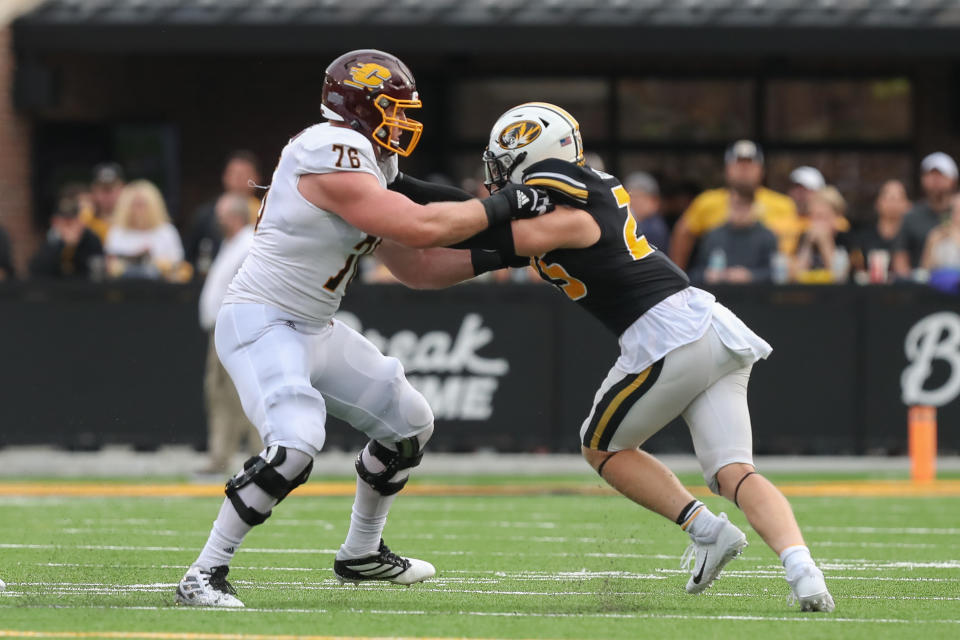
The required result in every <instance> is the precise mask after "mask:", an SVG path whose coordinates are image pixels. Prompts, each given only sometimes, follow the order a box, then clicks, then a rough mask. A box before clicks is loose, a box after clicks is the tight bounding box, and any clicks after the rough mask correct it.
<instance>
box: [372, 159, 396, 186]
mask: <svg viewBox="0 0 960 640" xmlns="http://www.w3.org/2000/svg"><path fill="white" fill-rule="evenodd" d="M386 156H387V157H386V158H383V159H381V160H380V161H379V162H378V163H377V166H379V167H380V172H381V173H382V174H383V177H384V178H386V179H387V184H393V181H394V180H396V179H397V174H399V173H400V168H399V167H398V166H397V154H395V153H387V154H386Z"/></svg>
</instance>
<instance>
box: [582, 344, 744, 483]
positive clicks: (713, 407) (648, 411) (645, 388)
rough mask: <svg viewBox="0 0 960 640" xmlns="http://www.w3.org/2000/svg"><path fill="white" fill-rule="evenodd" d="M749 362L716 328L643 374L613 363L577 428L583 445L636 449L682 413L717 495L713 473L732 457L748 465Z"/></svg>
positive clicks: (675, 350) (706, 476)
mask: <svg viewBox="0 0 960 640" xmlns="http://www.w3.org/2000/svg"><path fill="white" fill-rule="evenodd" d="M752 367H753V364H752V363H749V364H746V365H745V364H744V361H743V359H742V358H740V357H738V356H737V354H736V353H734V352H733V351H731V350H730V349H728V348H727V347H726V346H725V345H724V344H723V341H721V339H720V336H719V335H718V334H717V331H716V330H715V329H714V328H713V327H710V328H709V329H707V332H706V333H705V334H704V335H703V337H701V338H700V339H698V340H695V341H694V342H691V343H690V344H687V345H684V346H682V347H679V348H677V349H674V350H673V351H671V352H670V353H668V354H667V355H666V356H665V357H664V358H663V359H662V360H659V361H658V362H656V363H655V364H653V365H652V366H650V367H648V368H647V369H645V370H644V371H641V372H640V373H627V372H624V371H622V370H620V369H618V368H617V367H613V368H612V369H611V370H610V372H609V373H608V374H607V377H606V379H605V380H604V381H603V384H601V385H600V389H599V390H598V391H597V394H596V396H595V397H594V401H593V409H592V410H591V411H590V415H589V416H588V417H587V419H586V420H585V421H584V423H583V426H582V427H581V428H580V440H581V443H582V444H583V446H585V447H587V448H590V449H599V450H601V451H620V450H622V449H635V448H637V447H639V446H640V445H642V444H643V443H644V442H646V440H647V439H648V438H650V437H651V436H652V435H653V434H655V433H656V432H657V431H659V430H660V429H662V428H663V427H664V426H666V424H667V423H669V422H670V421H671V420H673V419H674V418H676V417H677V416H681V415H682V416H683V418H684V420H686V422H687V426H688V427H689V428H690V435H691V437H692V438H693V448H694V451H695V452H696V455H697V460H698V461H699V462H700V467H701V469H702V471H703V478H704V480H705V481H706V482H707V485H708V486H709V487H710V490H711V491H713V492H714V493H717V492H718V487H717V481H716V476H717V471H719V470H720V469H721V468H723V467H724V466H726V465H728V464H730V463H733V462H743V463H746V464H751V465H752V464H753V434H752V431H751V425H750V411H749V409H748V407H747V383H748V382H749V380H750V369H751V368H752Z"/></svg>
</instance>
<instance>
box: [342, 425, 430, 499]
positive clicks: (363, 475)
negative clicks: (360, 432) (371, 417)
mask: <svg viewBox="0 0 960 640" xmlns="http://www.w3.org/2000/svg"><path fill="white" fill-rule="evenodd" d="M396 446H397V450H396V451H394V450H393V449H388V448H387V447H385V446H383V445H382V444H380V443H379V442H377V441H376V440H371V441H370V444H368V445H367V449H369V451H370V454H371V455H372V456H373V457H375V458H376V459H377V460H379V461H380V462H382V463H383V466H384V467H386V469H384V470H383V471H381V472H379V473H373V472H372V471H370V470H369V469H367V467H366V465H364V464H363V451H362V450H361V451H360V455H358V456H357V463H356V468H357V475H358V476H360V479H361V480H363V481H364V482H366V483H367V484H368V485H370V486H371V487H373V490H374V491H376V492H377V493H379V494H380V495H383V496H392V495H393V494H395V493H397V492H398V491H400V489H403V487H404V485H405V484H407V480H409V478H404V479H403V480H400V481H399V482H390V478H392V477H393V476H394V475H396V473H397V472H398V471H401V470H403V469H410V468H412V467H415V466H417V465H419V464H420V460H422V459H423V451H421V450H420V441H419V440H417V437H416V436H413V437H410V438H406V439H404V440H401V441H399V442H397V443H396Z"/></svg>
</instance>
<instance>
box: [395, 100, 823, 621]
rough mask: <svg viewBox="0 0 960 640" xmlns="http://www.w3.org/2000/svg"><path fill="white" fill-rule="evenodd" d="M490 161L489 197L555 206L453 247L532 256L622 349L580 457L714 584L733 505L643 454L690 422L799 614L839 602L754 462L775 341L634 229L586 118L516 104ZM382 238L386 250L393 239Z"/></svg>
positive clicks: (715, 480) (727, 549)
mask: <svg viewBox="0 0 960 640" xmlns="http://www.w3.org/2000/svg"><path fill="white" fill-rule="evenodd" d="M483 160H484V165H485V169H486V176H487V179H486V183H487V186H488V188H489V189H490V190H491V191H492V192H494V191H497V190H499V189H502V188H503V187H504V186H506V185H507V184H510V183H523V184H526V185H529V186H535V187H537V188H539V189H542V190H543V191H544V192H545V193H546V194H547V195H548V196H549V198H550V200H551V202H552V203H553V204H555V205H556V208H555V209H554V210H553V211H552V212H551V213H547V214H545V215H541V216H539V217H536V218H531V219H526V220H514V221H512V222H511V223H509V224H506V225H501V226H499V227H495V228H491V229H488V230H487V231H485V232H483V233H481V234H479V235H478V236H475V237H474V238H472V239H471V240H468V241H466V242H465V243H461V245H459V246H461V247H468V248H470V249H471V254H470V255H471V261H472V269H471V270H472V272H473V273H475V274H477V273H481V272H483V271H487V270H492V269H498V268H502V267H505V266H525V265H527V264H530V265H532V266H533V267H534V268H535V269H536V270H537V272H538V273H539V274H540V276H541V277H542V278H543V279H544V280H547V281H548V282H550V283H552V284H553V285H555V286H556V287H557V288H558V289H560V291H562V292H563V294H565V295H566V296H567V297H569V298H570V299H571V300H573V301H575V302H576V303H577V304H579V305H581V306H582V307H583V308H584V309H586V310H587V311H588V312H590V313H591V314H593V315H594V316H595V317H596V318H597V319H599V320H600V321H601V322H602V323H603V324H604V325H606V326H607V328H609V329H610V330H611V331H612V332H613V334H614V335H616V336H618V338H619V342H620V348H621V353H620V357H619V358H618V360H617V361H616V363H615V364H614V365H613V367H612V368H611V369H610V372H609V374H608V375H607V377H606V379H605V380H604V381H603V383H602V384H601V386H600V388H599V390H598V391H597V393H596V397H595V399H594V403H593V408H592V410H591V411H590V414H589V415H588V416H587V418H586V420H585V421H584V422H583V425H582V427H581V430H580V439H581V445H582V451H583V455H584V457H585V458H586V459H587V461H588V462H589V463H590V464H591V466H592V467H593V468H594V469H595V470H596V471H597V472H598V473H599V474H600V475H601V477H603V478H604V480H606V481H607V482H608V483H610V485H612V486H613V487H614V488H615V489H617V491H619V492H620V493H622V494H623V495H625V496H626V497H628V498H630V499H631V500H633V501H635V502H637V503H638V504H640V505H642V506H644V507H646V508H648V509H651V510H652V511H655V512H656V513H659V514H661V515H663V516H665V517H667V518H669V519H671V520H675V521H676V522H677V524H679V525H680V527H681V528H682V529H683V530H684V531H686V532H687V533H688V534H689V536H690V539H691V543H690V546H689V547H688V549H687V552H686V553H685V554H684V558H683V562H684V564H686V565H688V566H689V564H690V563H691V562H692V565H693V566H692V568H691V569H690V574H691V575H690V579H689V580H688V582H687V586H686V590H687V591H688V592H690V593H699V592H701V591H703V590H704V589H706V588H707V587H708V586H710V584H711V583H712V582H713V580H714V579H715V578H716V577H717V575H718V574H719V573H720V571H721V570H722V569H723V567H724V565H726V563H727V562H729V561H730V560H731V559H732V558H733V557H735V556H736V555H738V554H739V553H740V552H741V551H742V549H743V548H744V547H745V546H746V544H747V541H746V536H745V535H744V534H743V532H742V531H741V530H740V529H739V528H737V527H736V526H735V525H733V524H732V523H731V522H729V520H728V519H727V517H726V514H723V513H721V514H719V515H714V514H713V513H711V512H710V510H709V509H708V508H707V507H706V506H705V505H704V504H703V503H702V502H700V501H698V500H696V499H695V498H694V497H693V496H692V495H691V494H690V493H689V492H688V491H687V490H686V489H685V488H684V487H683V485H682V484H681V483H680V481H679V480H678V479H677V477H676V476H675V475H674V474H673V472H671V471H670V469H668V468H667V467H666V466H665V465H664V464H663V463H661V462H660V461H659V460H657V459H656V458H655V457H653V456H651V455H650V454H648V453H646V452H644V451H642V450H640V446H641V445H642V444H643V443H644V442H645V441H646V440H647V439H648V438H650V437H651V436H652V435H653V434H655V433H656V432H657V431H659V430H660V429H662V428H663V427H664V426H665V425H666V424H667V423H669V422H670V421H671V420H673V419H674V418H676V417H677V416H683V417H684V419H685V420H686V422H687V424H688V425H689V428H690V433H691V436H692V438H693V442H694V449H695V451H696V454H697V458H698V460H699V462H700V464H701V467H702V469H703V475H704V479H705V480H706V482H707V484H708V485H709V486H710V489H711V490H712V491H713V492H714V493H718V494H719V495H722V496H723V497H725V498H727V499H729V500H731V501H732V502H733V503H734V504H735V505H737V506H738V507H739V508H740V509H742V510H743V512H744V514H745V515H746V517H747V520H748V521H749V522H750V524H751V525H752V526H753V528H754V529H755V530H756V531H757V533H759V534H760V536H761V537H762V538H763V539H764V541H765V542H766V543H767V544H768V545H769V546H770V547H771V548H772V549H773V551H774V552H776V553H777V554H778V555H779V556H780V559H781V561H782V562H783V565H784V567H785V569H786V578H787V582H788V583H789V585H790V587H791V597H792V598H793V599H795V600H797V601H799V603H800V606H801V609H802V610H804V611H832V610H833V608H834V602H833V598H832V597H831V595H830V593H829V591H828V590H827V586H826V583H825V581H824V578H823V573H822V572H821V571H820V570H819V569H818V568H817V566H816V564H815V563H814V562H813V559H812V558H811V556H810V551H809V549H808V548H807V547H806V545H805V542H804V539H803V536H802V534H801V532H800V528H799V526H798V525H797V522H796V519H795V518H794V515H793V511H792V509H791V507H790V504H789V503H788V502H787V500H786V498H785V497H784V496H783V494H782V493H781V492H780V491H779V490H778V489H777V488H776V487H774V485H773V484H772V483H770V481H768V480H767V479H766V478H764V477H763V476H762V475H760V474H758V473H757V471H756V469H755V468H754V466H753V444H752V435H751V426H750V414H749V410H748V407H747V383H748V381H749V377H750V370H751V368H752V366H753V364H754V363H755V362H756V361H757V360H759V359H761V358H766V357H767V355H769V353H770V351H771V348H770V345H768V344H767V343H766V342H765V341H764V340H763V339H761V338H760V337H758V336H757V335H756V334H755V333H754V332H753V331H751V330H750V329H749V328H748V327H747V326H746V325H745V324H744V323H743V322H742V321H740V319H739V318H737V317H736V316H735V315H734V314H733V313H732V312H731V311H730V310H728V309H727V308H726V307H724V306H723V305H721V304H720V303H718V302H717V301H716V300H715V298H714V297H713V296H712V295H711V294H709V293H707V292H706V291H702V290H700V289H697V288H695V287H691V286H690V282H689V280H688V279H687V276H686V274H684V272H683V271H681V270H680V269H679V268H678V267H677V266H676V265H675V264H673V262H671V261H670V260H669V258H667V257H666V256H665V255H664V254H663V253H661V252H660V251H659V250H658V249H657V248H656V247H655V246H653V245H651V244H650V243H649V242H648V241H647V240H646V238H645V237H644V236H643V235H638V232H637V223H636V220H635V219H634V217H633V215H632V214H631V211H630V197H629V195H628V193H627V191H626V189H624V187H623V185H621V184H620V181H619V180H617V178H615V177H614V176H612V175H610V174H607V173H604V172H602V171H598V170H596V169H592V168H590V167H588V166H584V162H583V144H582V142H581V137H580V130H579V125H578V123H577V121H576V120H575V119H574V118H573V116H571V115H570V114H569V113H567V112H566V111H565V110H564V109H562V108H560V107H558V106H556V105H552V104H548V103H543V102H532V103H526V104H522V105H519V106H517V107H514V108H512V109H510V110H509V111H507V112H506V113H505V114H504V115H503V116H501V117H500V119H499V120H498V121H497V122H496V124H495V125H494V127H493V130H492V132H491V135H490V141H489V146H488V148H487V150H486V152H485V153H484V156H483ZM391 188H393V189H396V190H398V191H401V192H403V193H405V194H406V195H408V196H409V197H411V198H412V199H414V200H422V201H428V200H437V199H462V198H465V197H467V196H466V194H458V193H457V191H456V190H454V189H449V188H444V187H439V186H437V185H430V184H429V183H423V182H420V181H417V180H415V179H412V178H409V177H408V176H404V175H402V174H401V175H400V176H399V177H398V178H397V179H396V180H395V181H394V183H393V184H392V185H391ZM385 245H386V246H385V247H384V248H383V252H384V255H385V257H386V258H389V257H390V252H391V251H393V250H395V248H392V247H391V246H390V245H389V244H386V243H385ZM440 251H443V250H440ZM454 272H456V273H457V274H462V268H461V269H460V270H453V269H451V270H448V271H447V272H446V274H441V273H437V274H436V275H435V276H430V275H429V273H430V270H429V269H424V270H422V271H421V272H420V273H419V274H418V275H417V277H418V278H419V280H418V282H417V283H416V284H418V285H419V286H433V285H436V286H443V285H446V284H449V283H450V279H451V274H453V273H454ZM424 274H427V275H424ZM397 275H398V277H400V279H401V280H402V281H408V280H407V279H406V278H405V277H404V274H397ZM457 277H459V275H458V276H457ZM408 283H409V282H408Z"/></svg>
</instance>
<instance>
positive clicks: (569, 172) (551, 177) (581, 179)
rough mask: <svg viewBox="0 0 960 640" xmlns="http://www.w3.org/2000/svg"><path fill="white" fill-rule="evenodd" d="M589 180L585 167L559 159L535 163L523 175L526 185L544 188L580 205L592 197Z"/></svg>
mask: <svg viewBox="0 0 960 640" xmlns="http://www.w3.org/2000/svg"><path fill="white" fill-rule="evenodd" d="M587 180H588V175H587V173H586V171H585V170H584V168H583V167H580V166H577V165H575V164H573V163H572V162H567V161H565V160H559V159H557V158H548V159H546V160H541V161H540V162H537V163H534V164H532V165H530V167H529V168H527V170H526V171H525V172H524V173H523V183H524V184H528V185H531V186H534V187H543V188H544V189H547V190H548V191H551V192H553V193H560V194H563V195H565V196H567V197H568V198H570V199H572V200H574V201H576V202H579V203H585V202H586V201H587V199H588V198H589V197H590V190H589V189H590V188H589V186H587V185H588V182H587Z"/></svg>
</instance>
